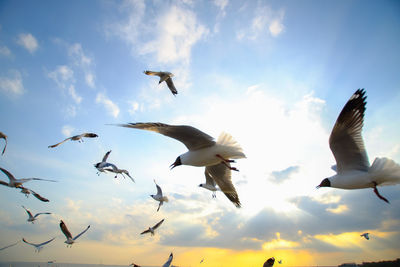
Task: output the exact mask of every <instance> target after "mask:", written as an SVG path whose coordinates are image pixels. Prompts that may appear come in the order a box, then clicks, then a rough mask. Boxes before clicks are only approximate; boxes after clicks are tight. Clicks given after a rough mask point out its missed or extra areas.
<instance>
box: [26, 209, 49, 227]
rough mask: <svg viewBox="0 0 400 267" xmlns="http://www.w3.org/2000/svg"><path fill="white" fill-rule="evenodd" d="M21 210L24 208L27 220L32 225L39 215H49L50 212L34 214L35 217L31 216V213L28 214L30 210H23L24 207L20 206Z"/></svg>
mask: <svg viewBox="0 0 400 267" xmlns="http://www.w3.org/2000/svg"><path fill="white" fill-rule="evenodd" d="M22 207H23V208H24V210H26V213H28V216H29V218H28V220H27V221H28V222H31V223H33V222H34V221H36V220H37V217H38V216H39V215H40V214H51V213H50V212H40V213H36V214H35V216H33V215H32V213H31V212H30V210H28V209H27V208H25V207H24V206H22Z"/></svg>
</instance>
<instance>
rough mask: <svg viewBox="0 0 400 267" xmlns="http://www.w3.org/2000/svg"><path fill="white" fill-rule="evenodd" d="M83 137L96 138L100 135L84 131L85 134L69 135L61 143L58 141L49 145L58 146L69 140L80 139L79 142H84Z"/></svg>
mask: <svg viewBox="0 0 400 267" xmlns="http://www.w3.org/2000/svg"><path fill="white" fill-rule="evenodd" d="M83 137H88V138H95V137H98V135H97V134H95V133H83V134H79V135H74V136H71V137H68V138H66V139H64V140H63V141H61V142H60V143H57V144H55V145H51V146H48V147H49V148H53V147H56V146H58V145H61V144H62V143H64V142H66V141H68V140H71V141H78V142H79V143H81V142H83V139H82V138H83Z"/></svg>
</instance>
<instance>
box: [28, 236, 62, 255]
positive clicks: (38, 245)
mask: <svg viewBox="0 0 400 267" xmlns="http://www.w3.org/2000/svg"><path fill="white" fill-rule="evenodd" d="M54 239H55V237H53V238H52V239H50V240H48V241H46V242H43V243H40V244H34V243H30V242H28V241H26V240H25V238H22V241H24V242H25V243H27V244H29V245H31V246H34V247H35V252H40V250H42V248H43V246H44V245H46V244H48V243H50V242H51V241H53V240H54Z"/></svg>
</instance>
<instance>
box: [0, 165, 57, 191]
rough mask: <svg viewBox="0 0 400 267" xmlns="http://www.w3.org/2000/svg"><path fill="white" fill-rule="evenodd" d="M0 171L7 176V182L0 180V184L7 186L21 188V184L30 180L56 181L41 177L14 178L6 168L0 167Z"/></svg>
mask: <svg viewBox="0 0 400 267" xmlns="http://www.w3.org/2000/svg"><path fill="white" fill-rule="evenodd" d="M0 171H2V172H3V173H4V174H5V175H6V176H7V177H8V180H9V181H8V183H7V182H4V181H0V184H2V185H5V186H8V187H14V188H22V184H23V183H26V182H29V181H32V180H35V181H36V180H40V181H48V182H57V181H54V180H47V179H41V178H22V179H15V177H14V176H13V175H12V174H11V173H10V172H9V171H7V170H6V169H3V168H1V167H0Z"/></svg>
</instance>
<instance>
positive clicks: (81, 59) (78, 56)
mask: <svg viewBox="0 0 400 267" xmlns="http://www.w3.org/2000/svg"><path fill="white" fill-rule="evenodd" d="M68 54H69V56H70V58H71V59H72V61H73V64H74V65H75V66H77V67H79V68H80V69H82V71H83V72H84V76H85V82H86V84H87V85H88V86H89V87H91V88H94V87H95V75H94V73H93V71H92V65H93V59H92V58H90V57H88V56H87V55H86V54H85V53H84V52H83V49H82V45H81V44H79V43H75V44H72V45H70V46H69V48H68Z"/></svg>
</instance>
